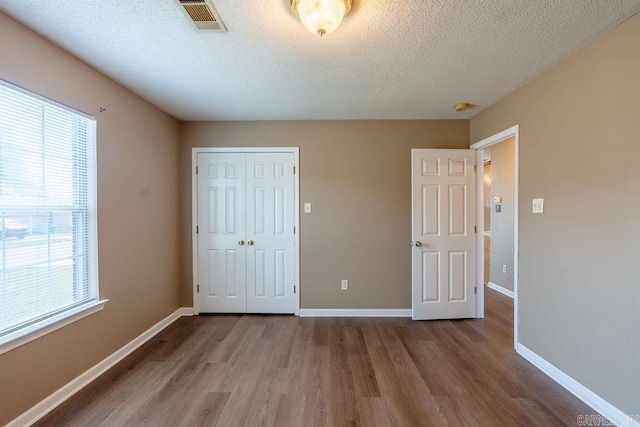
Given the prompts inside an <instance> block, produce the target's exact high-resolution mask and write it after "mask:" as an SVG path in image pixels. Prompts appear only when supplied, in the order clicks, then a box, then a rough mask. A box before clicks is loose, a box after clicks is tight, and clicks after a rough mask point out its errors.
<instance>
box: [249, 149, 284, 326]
mask: <svg viewBox="0 0 640 427" xmlns="http://www.w3.org/2000/svg"><path fill="white" fill-rule="evenodd" d="M293 167H294V155H293V153H249V154H247V242H248V246H247V311H248V312H249V313H293V312H294V311H295V300H294V294H293V290H294V289H293V287H294V284H295V280H294V262H295V257H294V248H295V245H294V230H293V227H294V215H295V207H294V176H293Z"/></svg>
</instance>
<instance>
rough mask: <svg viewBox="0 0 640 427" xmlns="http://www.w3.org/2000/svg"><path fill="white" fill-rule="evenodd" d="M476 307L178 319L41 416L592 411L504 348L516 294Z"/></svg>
mask: <svg viewBox="0 0 640 427" xmlns="http://www.w3.org/2000/svg"><path fill="white" fill-rule="evenodd" d="M485 294H486V309H485V311H486V318H485V319H482V320H455V321H451V320H444V321H431V322H415V321H412V320H410V319H406V318H396V319H388V318H382V319H367V318H298V317H294V316H279V315H274V316H264V315H245V316H243V315H217V316H196V317H185V318H181V319H179V320H178V321H176V322H175V323H173V324H172V325H170V326H169V327H168V328H166V329H165V330H164V331H162V332H161V333H159V334H158V335H157V336H155V337H154V338H153V339H151V340H150V341H149V342H147V343H146V344H145V345H144V346H142V347H141V348H140V349H138V350H137V351H135V352H134V353H132V354H131V355H129V356H128V357H127V358H125V359H124V360H123V361H121V362H120V363H118V364H117V365H116V366H115V367H113V368H112V369H110V370H109V371H108V372H106V373H105V374H104V375H102V376H101V377H100V378H98V379H97V380H96V381H94V382H93V383H91V384H90V385H89V386H87V387H85V388H84V389H83V390H82V391H80V392H79V393H78V394H76V395H75V396H74V397H72V398H71V399H69V400H68V401H67V402H65V403H64V404H62V405H61V406H60V407H58V408H57V409H55V410H54V411H53V412H51V413H50V414H49V415H47V416H46V417H45V418H43V419H42V420H40V422H39V423H38V424H37V425H42V426H51V425H55V426H130V425H136V426H216V425H220V426H387V425H388V426H446V425H450V426H512V425H525V426H526V425H544V426H555V425H575V423H576V417H577V416H578V415H582V414H585V415H589V414H594V412H593V410H591V409H590V408H589V407H587V406H586V405H585V404H584V403H582V402H581V401H579V400H578V399H576V398H575V397H573V396H572V395H571V394H570V393H568V392H567V391H566V390H564V389H563V388H562V387H561V386H559V385H558V384H556V383H555V382H553V381H552V380H551V379H550V378H548V377H547V376H545V375H544V374H543V373H541V372H540V371H538V370H537V369H536V368H535V367H533V366H532V365H531V364H530V363H529V362H527V361H526V360H524V359H523V358H521V357H520V356H518V355H517V354H516V353H515V352H514V350H513V301H512V300H511V299H510V298H508V297H505V296H503V295H501V294H498V293H496V292H495V291H492V290H490V289H486V292H485Z"/></svg>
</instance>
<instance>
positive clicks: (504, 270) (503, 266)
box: [502, 264, 507, 273]
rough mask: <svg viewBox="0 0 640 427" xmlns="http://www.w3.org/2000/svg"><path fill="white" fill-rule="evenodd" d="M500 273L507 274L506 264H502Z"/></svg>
mask: <svg viewBox="0 0 640 427" xmlns="http://www.w3.org/2000/svg"><path fill="white" fill-rule="evenodd" d="M502 272H503V273H506V272H507V265H506V264H502Z"/></svg>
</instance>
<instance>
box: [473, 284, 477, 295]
mask: <svg viewBox="0 0 640 427" xmlns="http://www.w3.org/2000/svg"><path fill="white" fill-rule="evenodd" d="M473 293H474V295H477V294H478V287H477V286H474V287H473Z"/></svg>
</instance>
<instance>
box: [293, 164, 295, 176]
mask: <svg viewBox="0 0 640 427" xmlns="http://www.w3.org/2000/svg"><path fill="white" fill-rule="evenodd" d="M293 174H294V175H295V174H296V167H295V166H294V167H293Z"/></svg>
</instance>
